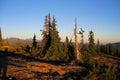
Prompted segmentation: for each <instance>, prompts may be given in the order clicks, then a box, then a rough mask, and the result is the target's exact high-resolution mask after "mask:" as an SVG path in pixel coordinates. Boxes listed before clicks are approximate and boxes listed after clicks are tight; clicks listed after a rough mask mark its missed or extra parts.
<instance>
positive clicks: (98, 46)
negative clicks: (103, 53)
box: [96, 40, 100, 53]
mask: <svg viewBox="0 0 120 80" xmlns="http://www.w3.org/2000/svg"><path fill="white" fill-rule="evenodd" d="M96 51H97V53H100V42H99V40H97V50H96Z"/></svg>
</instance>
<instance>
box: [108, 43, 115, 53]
mask: <svg viewBox="0 0 120 80" xmlns="http://www.w3.org/2000/svg"><path fill="white" fill-rule="evenodd" d="M108 46H109V52H110V53H109V54H110V55H114V53H115V51H114V46H113V44H111V43H109V44H108Z"/></svg>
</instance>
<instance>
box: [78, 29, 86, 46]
mask: <svg viewBox="0 0 120 80" xmlns="http://www.w3.org/2000/svg"><path fill="white" fill-rule="evenodd" d="M84 32H85V31H84V30H83V29H82V28H80V31H79V34H80V35H81V45H82V46H83V45H84V35H83V33H84Z"/></svg>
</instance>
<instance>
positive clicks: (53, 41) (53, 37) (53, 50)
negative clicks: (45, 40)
mask: <svg viewBox="0 0 120 80" xmlns="http://www.w3.org/2000/svg"><path fill="white" fill-rule="evenodd" d="M49 34H50V37H49V38H50V39H49V40H50V41H49V42H50V47H49V48H48V50H47V53H46V54H47V55H46V57H47V58H50V57H51V59H53V60H60V59H62V58H63V56H62V55H61V54H62V53H63V51H62V49H61V43H60V40H61V39H60V37H59V34H58V31H57V29H56V20H55V18H54V17H53V20H52V26H51V27H50V30H49Z"/></svg>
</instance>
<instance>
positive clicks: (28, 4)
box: [0, 0, 120, 43]
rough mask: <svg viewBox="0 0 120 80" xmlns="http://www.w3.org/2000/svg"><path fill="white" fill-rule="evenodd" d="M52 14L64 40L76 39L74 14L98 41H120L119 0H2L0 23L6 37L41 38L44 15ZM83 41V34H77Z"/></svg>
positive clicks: (79, 26)
mask: <svg viewBox="0 0 120 80" xmlns="http://www.w3.org/2000/svg"><path fill="white" fill-rule="evenodd" d="M48 13H50V14H51V18H52V17H53V16H55V18H56V21H57V29H58V31H59V35H60V37H61V39H62V41H64V40H65V37H66V36H68V37H69V38H70V39H74V36H73V33H74V32H73V30H74V25H75V17H76V18H77V27H78V31H79V30H80V28H82V29H83V30H85V33H84V37H85V41H86V42H88V35H89V31H90V30H92V31H93V32H94V38H95V41H97V40H99V41H100V42H101V43H109V42H120V0H0V27H1V30H2V36H3V38H4V39H5V38H10V37H17V38H21V39H27V38H33V36H34V33H35V34H36V37H37V39H39V40H41V39H42V35H41V33H42V32H40V30H41V29H43V26H44V21H45V16H46V15H48ZM78 39H79V41H80V35H79V34H78Z"/></svg>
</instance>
